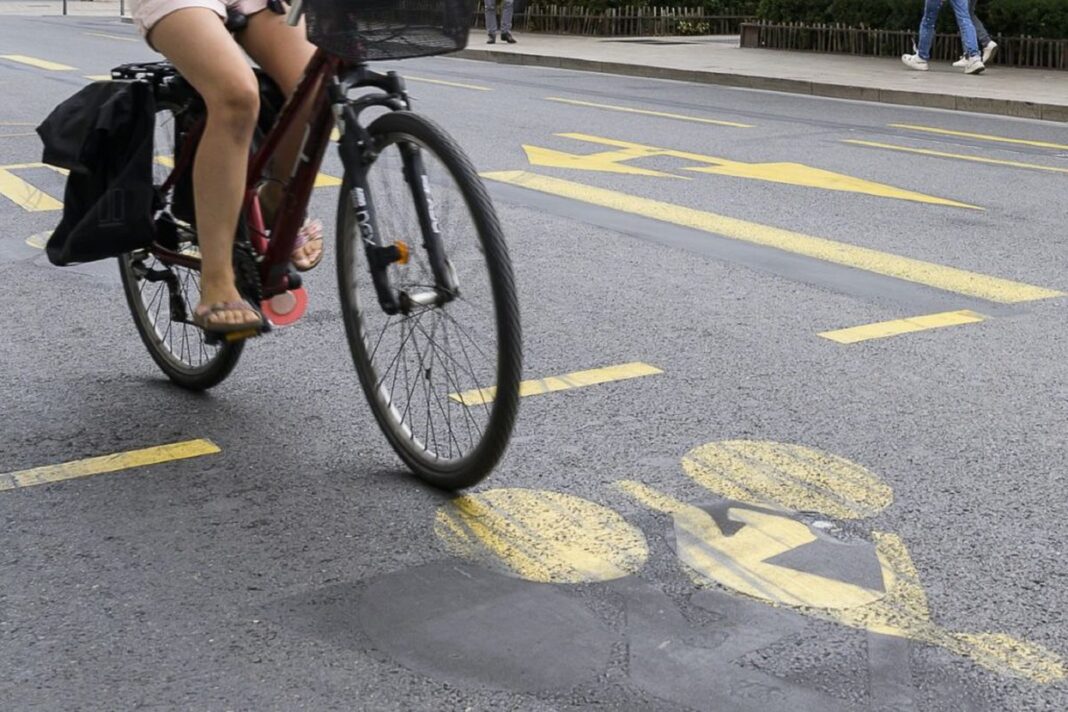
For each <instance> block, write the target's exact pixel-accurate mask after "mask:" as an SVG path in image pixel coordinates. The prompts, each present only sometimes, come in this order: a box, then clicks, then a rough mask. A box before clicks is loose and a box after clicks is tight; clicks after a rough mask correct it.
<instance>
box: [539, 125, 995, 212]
mask: <svg viewBox="0 0 1068 712" xmlns="http://www.w3.org/2000/svg"><path fill="white" fill-rule="evenodd" d="M556 135H557V136H559V137H561V138H568V139H573V140H575V141H583V142H587V143H594V144H599V145H603V146H611V147H613V148H614V149H615V150H612V151H600V152H597V153H591V154H574V153H568V152H566V151H558V150H556V149H551V148H543V147H540V146H528V145H524V146H523V150H524V151H525V152H526V154H527V160H528V161H529V162H530V164H531V165H532V166H545V167H551V168H569V169H575V170H586V171H598V172H602V173H623V174H630V175H644V176H654V177H661V178H684V177H685V176H679V175H675V174H673V173H667V172H665V171H656V170H651V169H648V168H641V167H640V166H635V165H631V164H630V163H628V161H634V160H637V159H641V158H654V157H668V158H674V159H677V160H680V161H685V162H687V163H691V164H692V163H698V164H700V165H697V166H693V165H684V166H681V167H680V168H679V170H683V171H689V172H692V173H706V174H714V175H721V176H729V177H733V178H744V179H748V180H758V181H763V182H767V183H782V184H785V185H794V186H800V187H804V188H817V189H821V190H830V191H838V192H846V193H859V194H864V195H871V196H875V197H879V198H892V199H895V200H907V201H911V202H916V203H926V204H929V205H941V206H948V207H954V208H966V209H969V210H982V208H980V207H978V206H975V205H969V204H967V203H961V202H958V201H956V200H949V199H947V198H938V197H935V196H931V195H925V194H924V193H918V192H916V191H911V190H905V189H903V188H896V187H894V186H892V185H886V184H884V183H877V182H875V181H869V180H864V179H862V178H854V177H853V176H848V175H845V174H843V173H835V172H833V171H827V170H823V169H822V168H814V167H812V166H806V165H805V164H803V163H791V162H773V163H744V162H742V161H732V160H729V159H726V158H717V157H716V156H706V155H703V154H700V153H692V152H690V151H678V150H675V149H670V148H660V147H658V146H647V145H644V144H640V143H633V142H631V141H618V140H616V139H609V138H603V137H600V136H592V135H590V134H584V133H559V134H556Z"/></svg>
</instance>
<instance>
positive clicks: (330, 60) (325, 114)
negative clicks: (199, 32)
mask: <svg viewBox="0 0 1068 712" xmlns="http://www.w3.org/2000/svg"><path fill="white" fill-rule="evenodd" d="M342 65H343V61H342V60H341V59H339V58H338V57H335V56H333V55H330V54H327V53H326V52H324V51H323V50H321V49H317V50H316V52H315V54H314V55H313V56H312V58H311V61H309V62H308V67H307V68H306V69H305V71H304V76H303V77H302V78H301V80H300V83H299V84H298V85H297V88H296V90H295V91H294V92H293V95H292V96H291V97H290V98H289V100H288V101H286V103H285V105H284V106H283V107H282V110H281V112H279V115H278V118H277V120H276V121H275V124H274V126H273V127H272V128H271V130H270V131H269V132H268V134H267V136H266V137H265V139H264V140H263V142H262V144H261V145H260V146H259V147H258V148H257V149H256V150H255V151H254V152H253V153H252V155H251V156H250V158H249V165H248V177H247V179H246V184H245V195H244V200H243V201H242V205H241V211H242V214H243V215H245V216H246V217H247V220H248V228H249V239H250V241H251V243H252V246H253V248H254V249H255V250H256V252H257V253H258V254H259V255H262V256H263V260H262V261H261V262H260V281H261V284H262V288H263V298H264V299H270V298H271V297H273V296H275V295H277V294H281V293H283V292H285V291H286V290H288V289H291V288H292V287H293V286H295V285H292V284H290V281H291V280H290V278H289V261H290V258H291V256H292V254H293V250H294V249H295V248H296V244H297V233H298V231H299V230H300V228H301V226H302V225H303V224H304V219H305V215H306V212H307V208H308V202H309V201H310V200H311V193H312V189H313V188H314V187H315V179H316V177H317V176H318V175H319V167H320V166H321V165H322V162H323V156H324V154H325V153H326V147H327V146H328V145H329V143H330V140H329V139H330V131H331V128H332V126H333V124H334V117H333V113H332V110H331V100H330V91H329V89H330V86H331V83H332V82H333V81H334V80H335V78H336V77H337V75H338V72H339V71H340V70H341V68H342ZM309 103H310V105H311V111H310V112H309V114H308V118H307V122H306V124H305V128H304V135H303V137H302V138H301V144H300V150H299V152H298V154H297V159H296V163H295V165H294V167H293V172H292V174H291V175H290V176H289V180H288V182H287V184H286V191H285V196H284V198H283V201H282V204H281V205H280V206H279V208H278V211H277V213H276V215H275V220H274V225H272V226H271V231H270V239H268V237H267V234H268V233H267V229H266V225H265V224H264V220H263V212H262V210H261V209H260V201H259V193H258V189H259V186H260V182H261V181H262V178H263V176H264V174H265V172H266V169H267V164H268V162H269V161H270V159H271V158H272V157H273V156H274V153H275V151H277V150H278V146H279V144H280V143H281V141H282V139H283V137H284V136H285V135H286V134H287V133H288V132H289V131H290V130H291V129H292V128H293V127H294V126H295V124H296V123H297V120H298V114H299V113H300V112H301V111H302V109H303V108H304V107H305V106H306V105H308V104H309ZM203 130H204V120H201V121H200V122H199V124H198V125H197V126H196V127H195V128H194V129H193V130H192V131H190V133H189V135H188V137H187V140H186V141H185V145H184V146H183V148H184V150H183V151H182V155H180V156H177V157H176V160H175V167H174V170H173V171H172V172H171V175H170V176H169V177H168V178H167V181H166V182H165V183H164V186H163V189H164V190H167V189H169V188H171V187H173V185H174V184H175V183H176V182H177V180H178V177H179V176H181V175H182V174H183V173H184V172H185V171H187V170H190V169H191V168H192V164H193V158H194V155H195V153H196V147H197V146H198V145H199V143H200V135H201V133H202V132H203ZM309 149H311V150H312V151H313V153H311V154H309V153H308V150H309ZM153 251H154V252H155V253H156V254H157V255H158V256H159V257H160V258H161V259H162V260H163V261H165V262H170V263H174V264H179V265H182V266H185V267H188V268H190V269H200V259H199V258H197V257H192V256H190V255H183V254H181V253H178V252H174V251H172V250H168V249H166V248H164V247H162V246H159V245H156V246H154V247H153Z"/></svg>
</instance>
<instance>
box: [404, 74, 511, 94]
mask: <svg viewBox="0 0 1068 712" xmlns="http://www.w3.org/2000/svg"><path fill="white" fill-rule="evenodd" d="M404 78H405V79H406V80H408V81H410V82H422V83H424V84H440V85H442V86H446V87H456V88H457V89H473V90H475V91H493V89H492V88H491V87H484V86H479V85H478V84H463V83H461V82H447V81H445V80H444V79H428V78H426V77H413V76H412V75H411V74H405V75H404Z"/></svg>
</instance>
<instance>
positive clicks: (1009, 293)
mask: <svg viewBox="0 0 1068 712" xmlns="http://www.w3.org/2000/svg"><path fill="white" fill-rule="evenodd" d="M482 177H483V178H486V179H488V180H493V181H497V182H500V183H507V184H509V185H515V186H519V187H521V188H528V189H530V190H536V191H538V192H541V193H546V194H549V195H555V196H558V197H562V198H568V199H571V200H577V201H579V202H583V203H588V204H590V205H598V206H600V207H604V208H610V209H612V210H618V211H620V212H623V213H630V214H632V215H639V216H642V217H647V218H651V219H653V220H659V221H661V222H666V223H671V224H673V225H679V226H681V227H687V228H692V229H695V230H700V231H702V232H707V233H710V234H713V235H717V236H720V237H726V238H729V239H732V240H738V241H740V242H748V243H752V244H756V245H763V246H765V247H772V248H775V249H778V250H782V251H784V252H790V253H793V254H797V255H803V256H805V257H812V258H815V259H818V260H823V261H825V262H831V263H833V264H838V265H842V266H844V267H852V268H854V269H860V270H864V271H867V272H873V273H875V274H881V275H884V276H887V277H894V278H896V279H901V280H905V281H908V282H914V283H916V284H922V285H926V286H928V287H934V288H936V289H941V290H945V291H947V292H955V293H957V294H963V295H965V296H969V297H976V298H978V299H984V300H986V301H991V302H1000V303H1004V304H1014V303H1019V302H1029V301H1034V300H1038V299H1050V298H1053V297H1061V296H1064V293H1063V292H1059V291H1056V290H1053V289H1046V288H1044V287H1037V286H1034V285H1030V284H1024V283H1022V282H1015V281H1012V280H1008V279H1002V278H999V277H992V276H989V275H985V274H980V273H978V272H969V271H967V270H962V269H957V268H954V267H946V266H944V265H939V264H935V263H932V262H925V261H923V260H917V259H912V258H909V257H901V256H899V255H893V254H890V253H887V252H880V251H879V250H873V249H870V248H866V247H857V246H856V245H850V244H848V243H844V242H837V241H835V240H829V239H826V238H821V237H814V236H811V235H805V234H802V233H798V232H793V231H791V230H784V229H782V228H776V227H771V226H768V225H761V224H759V223H753V222H748V221H746V220H739V219H737V218H730V217H726V216H724V215H717V214H716V213H710V212H705V211H703V210H695V209H693V208H688V207H684V206H681V205H675V204H672V203H665V202H661V201H657V200H650V199H648V198H643V197H640V196H637V195H630V194H627V193H620V192H617V191H612V190H606V189H604V188H597V187H594V186H590V185H585V184H583V183H576V182H574V181H569V180H564V179H562V178H552V177H549V176H543V175H539V174H537V173H531V172H529V171H492V172H489V173H483V174H482Z"/></svg>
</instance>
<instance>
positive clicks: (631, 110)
mask: <svg viewBox="0 0 1068 712" xmlns="http://www.w3.org/2000/svg"><path fill="white" fill-rule="evenodd" d="M545 101H555V102H557V103H559V104H570V105H572V106H584V107H589V108H591V109H604V110H606V111H619V112H623V113H626V114H641V115H643V116H656V117H658V118H663V119H678V120H679V121H693V122H695V123H699V124H711V125H713V126H727V127H730V128H736V129H751V128H753V125H752V124H742V123H739V122H737V121H723V120H722V119H706V118H703V117H700V116H687V115H685V114H672V113H669V112H666V111H652V110H650V109H635V108H633V107H630V106H618V105H616V104H598V103H595V102H592V101H580V100H578V99H565V98H563V97H559V96H547V97H545Z"/></svg>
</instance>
